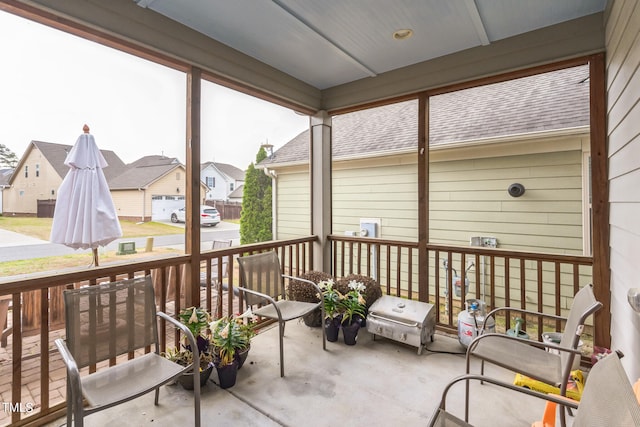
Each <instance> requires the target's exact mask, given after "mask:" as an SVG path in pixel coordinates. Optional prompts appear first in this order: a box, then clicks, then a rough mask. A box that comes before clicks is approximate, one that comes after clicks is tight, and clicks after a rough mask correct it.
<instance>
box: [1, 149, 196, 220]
mask: <svg viewBox="0 0 640 427" xmlns="http://www.w3.org/2000/svg"><path fill="white" fill-rule="evenodd" d="M71 148H72V146H71V145H65V144H54V143H50V142H42V141H32V142H31V143H30V144H29V146H28V147H27V149H26V151H25V154H24V155H23V156H22V157H21V158H20V161H19V163H18V165H17V167H16V170H15V173H13V174H12V175H10V178H9V179H8V182H7V186H8V188H6V189H5V190H4V191H3V197H2V199H0V200H1V201H2V206H3V211H4V213H5V214H16V215H28V216H35V215H37V214H38V205H39V203H43V202H45V201H49V202H50V203H54V201H55V199H56V197H57V190H58V188H59V187H60V184H61V183H62V180H63V179H64V177H65V175H66V174H67V172H68V171H69V168H68V167H67V166H65V165H64V161H65V159H66V157H67V154H68V152H69V150H71ZM100 151H101V153H102V154H103V156H104V157H105V159H106V161H107V163H108V164H109V166H107V167H106V168H104V174H105V177H106V179H107V183H108V184H109V189H110V190H111V197H112V198H113V202H114V204H115V206H116V212H117V214H118V217H119V218H120V219H128V220H133V221H150V220H156V221H157V220H167V221H168V220H169V218H170V216H171V211H172V210H174V209H178V208H182V207H184V205H185V201H184V200H185V194H186V170H185V167H184V165H182V164H181V163H180V162H179V161H178V159H176V158H173V157H165V156H156V155H153V156H145V157H142V158H140V159H138V160H136V161H135V162H133V163H130V164H128V165H126V164H125V163H124V162H123V161H122V160H121V159H120V158H119V157H118V156H117V155H116V154H115V153H114V152H113V151H110V150H100ZM1 185H2V180H0V186H1ZM205 190H206V187H205V186H204V184H202V186H201V195H200V197H201V200H202V201H204V195H205Z"/></svg>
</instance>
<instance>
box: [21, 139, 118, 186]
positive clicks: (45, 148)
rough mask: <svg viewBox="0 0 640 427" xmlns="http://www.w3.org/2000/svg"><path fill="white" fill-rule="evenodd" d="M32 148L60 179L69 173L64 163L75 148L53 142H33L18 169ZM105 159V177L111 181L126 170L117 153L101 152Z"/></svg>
mask: <svg viewBox="0 0 640 427" xmlns="http://www.w3.org/2000/svg"><path fill="white" fill-rule="evenodd" d="M32 147H35V148H37V149H38V150H39V151H40V152H41V153H42V155H43V156H44V158H45V159H47V161H48V162H49V163H50V164H51V166H52V167H53V168H54V170H55V171H56V172H57V173H58V175H60V178H64V177H65V176H66V175H67V172H68V171H69V167H68V166H66V165H65V164H64V161H65V160H66V158H67V154H68V153H69V151H70V150H71V148H72V147H73V146H71V145H66V144H55V143H53V142H44V141H31V144H30V145H29V147H28V148H27V150H26V152H25V155H23V156H22V158H21V159H20V163H18V168H20V167H22V163H23V161H24V160H25V159H26V155H27V153H28V152H29V151H30V150H31V148H32ZM100 152H101V153H102V155H103V156H104V159H105V160H106V161H107V164H108V165H109V166H107V167H106V168H104V169H103V171H104V176H105V177H106V178H107V181H109V180H110V179H111V178H113V177H115V176H118V175H119V174H121V173H122V171H123V170H124V169H125V168H126V165H125V164H124V162H123V161H122V159H120V157H118V155H117V154H116V153H114V152H113V151H111V150H100Z"/></svg>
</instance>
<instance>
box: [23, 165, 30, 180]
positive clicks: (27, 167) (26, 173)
mask: <svg viewBox="0 0 640 427" xmlns="http://www.w3.org/2000/svg"><path fill="white" fill-rule="evenodd" d="M24 177H25V178H29V166H25V167H24Z"/></svg>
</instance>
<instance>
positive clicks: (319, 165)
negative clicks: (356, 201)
mask: <svg viewBox="0 0 640 427" xmlns="http://www.w3.org/2000/svg"><path fill="white" fill-rule="evenodd" d="M310 125H311V141H310V151H309V176H310V180H311V183H310V184H311V234H315V235H317V236H318V239H319V240H318V242H317V243H316V244H315V246H314V251H313V268H314V269H315V270H322V271H325V272H331V245H330V242H329V240H328V239H327V236H328V235H329V234H331V117H330V116H329V115H328V114H327V112H326V111H323V110H322V111H318V112H317V113H316V114H315V115H313V116H311V118H310Z"/></svg>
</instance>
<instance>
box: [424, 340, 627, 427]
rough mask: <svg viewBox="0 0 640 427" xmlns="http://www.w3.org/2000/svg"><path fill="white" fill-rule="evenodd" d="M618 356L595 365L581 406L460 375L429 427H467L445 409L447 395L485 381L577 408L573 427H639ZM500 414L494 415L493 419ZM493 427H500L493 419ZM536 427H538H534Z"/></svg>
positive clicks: (476, 377) (478, 376) (436, 411)
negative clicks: (467, 384)
mask: <svg viewBox="0 0 640 427" xmlns="http://www.w3.org/2000/svg"><path fill="white" fill-rule="evenodd" d="M620 357H621V356H620V354H618V353H617V352H613V353H611V354H609V355H607V356H606V357H604V358H603V359H601V360H600V361H599V362H597V363H596V364H595V365H594V366H593V368H592V369H591V372H589V375H588V377H587V382H586V385H585V388H584V391H583V393H582V397H581V399H580V402H579V403H578V402H576V401H574V400H571V399H569V398H566V397H563V396H558V395H554V394H545V393H540V392H537V391H534V390H530V389H528V388H524V387H518V386H515V385H513V384H508V383H505V382H502V381H499V380H496V379H493V378H488V377H484V376H482V375H463V376H461V377H458V378H455V379H454V380H452V381H451V382H450V383H449V384H447V386H446V387H445V389H444V392H443V393H442V399H441V401H440V405H439V406H438V408H436V410H435V412H434V414H433V416H432V417H431V420H430V421H429V427H445V426H446V427H449V426H453V427H457V426H470V425H471V424H469V423H467V422H465V421H462V420H461V419H460V418H458V417H456V416H455V415H454V414H452V413H450V412H448V411H447V409H446V399H447V393H448V392H449V391H450V390H451V388H452V387H453V386H454V385H455V384H456V383H458V382H460V381H466V382H469V381H471V380H477V381H486V382H489V383H491V384H495V385H497V386H500V387H504V388H507V389H511V390H514V391H516V392H519V393H524V394H527V395H530V396H533V397H536V398H539V399H544V400H546V401H547V402H552V403H554V404H555V405H561V406H566V407H570V408H573V409H576V408H577V412H576V416H575V418H574V419H573V425H574V426H580V427H609V426H640V404H639V403H638V400H637V398H636V395H635V393H634V390H633V388H632V386H631V383H630V382H629V378H628V377H627V374H626V372H625V370H624V368H623V367H622V363H620ZM499 416H500V414H499V413H496V417H499ZM495 425H503V423H501V420H500V419H496V422H495ZM534 425H539V424H534Z"/></svg>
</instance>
